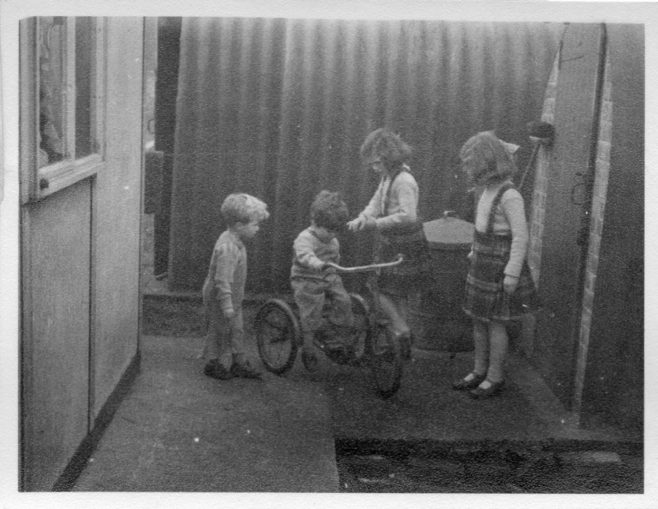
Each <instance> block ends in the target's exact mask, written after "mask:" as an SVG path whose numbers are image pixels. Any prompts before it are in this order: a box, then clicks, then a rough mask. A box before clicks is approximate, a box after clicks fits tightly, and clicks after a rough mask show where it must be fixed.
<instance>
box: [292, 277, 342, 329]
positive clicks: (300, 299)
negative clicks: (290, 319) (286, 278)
mask: <svg viewBox="0 0 658 509" xmlns="http://www.w3.org/2000/svg"><path fill="white" fill-rule="evenodd" d="M290 284H291V286H292V289H293V292H294V296H295V302H296V303H297V307H298V308H299V320H300V322H301V325H302V330H303V331H305V332H310V331H316V330H318V329H319V328H320V327H321V326H322V324H323V319H322V308H323V305H324V302H325V296H326V298H328V299H329V300H330V301H331V302H332V303H333V305H332V308H331V309H332V310H331V314H330V315H329V322H330V323H332V324H334V325H338V326H343V327H349V326H351V325H352V304H351V302H350V296H349V295H348V293H347V291H345V287H344V286H343V282H342V280H341V278H340V276H338V275H333V276H330V277H326V278H325V279H310V278H300V277H294V278H292V279H291V280H290Z"/></svg>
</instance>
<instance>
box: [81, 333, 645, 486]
mask: <svg viewBox="0 0 658 509" xmlns="http://www.w3.org/2000/svg"><path fill="white" fill-rule="evenodd" d="M201 345H202V338H188V337H177V338H173V337H156V336H145V337H143V338H142V367H141V373H140V375H139V376H138V377H137V379H136V381H135V383H134V386H133V387H132V389H131V391H130V392H129V394H128V395H127V396H126V399H125V400H124V401H123V403H122V404H121V406H120V407H119V409H118V411H117V413H116V414H115V416H114V419H113V420H112V422H111V423H110V425H109V426H108V428H107V430H106V432H105V434H104V436H103V438H102V439H101V441H100V443H99V445H98V447H97V449H96V451H95V452H94V453H93V455H92V457H91V459H90V460H89V463H88V466H87V468H86V469H85V470H84V471H83V473H82V474H81V476H80V477H79V479H78V481H77V482H76V484H75V487H74V491H187V492H199V491H203V492H216V491H224V492H336V491H338V489H339V485H338V482H339V480H338V472H337V467H336V452H335V451H336V450H335V440H336V443H337V444H339V445H340V447H341V448H343V449H346V448H350V447H352V448H356V449H357V450H356V452H357V453H359V452H360V451H359V450H358V449H359V448H361V449H362V452H363V453H364V454H367V453H369V452H372V450H373V447H375V448H376V447H381V446H382V445H383V444H388V446H390V445H391V444H393V445H395V444H396V443H397V444H404V446H405V447H410V446H411V447H416V448H417V449H418V448H420V449H421V452H423V451H424V452H428V451H429V452H431V448H433V447H436V448H443V449H445V448H452V449H455V450H458V449H460V448H461V449H462V450H463V449H464V448H467V449H468V448H483V447H489V448H491V447H496V444H504V445H505V446H510V445H511V446H520V447H523V446H527V445H530V446H533V447H538V446H542V444H545V445H546V444H548V445H551V446H553V447H554V446H560V444H562V446H563V447H564V448H565V449H569V448H574V447H575V448H577V449H580V450H583V449H587V448H588V447H590V445H591V444H593V447H594V448H597V449H601V448H602V447H603V448H604V449H606V450H614V449H615V448H616V447H617V446H618V445H619V444H622V443H623V442H624V441H628V438H629V437H620V436H616V435H614V434H612V433H608V432H604V431H600V430H598V431H596V432H592V431H583V430H578V429H577V428H575V427H574V426H572V424H571V423H570V422H569V417H568V414H567V413H566V412H565V411H564V409H563V408H562V407H561V405H560V404H559V403H558V402H557V401H556V400H555V398H554V397H553V396H552V395H551V393H550V391H548V389H547V388H546V387H545V386H543V384H542V382H541V379H540V378H539V377H537V376H536V375H534V374H533V371H532V370H531V369H530V368H529V367H528V366H527V365H526V364H525V363H524V362H523V361H521V360H520V359H518V358H516V357H514V356H512V358H511V360H510V364H511V365H510V369H509V370H508V371H509V383H508V387H507V388H506V390H505V391H504V392H503V393H502V394H501V395H500V396H499V397H497V398H494V399H491V400H487V401H474V400H471V399H470V398H468V397H467V396H466V395H465V394H463V393H459V392H455V391H452V390H451V389H450V381H451V380H452V379H453V378H454V377H456V376H459V375H461V374H463V373H465V372H467V371H468V368H469V366H470V364H471V362H472V361H471V354H470V353H463V354H458V355H456V356H450V355H449V354H445V353H430V352H423V351H419V350H415V351H414V353H413V360H412V361H411V362H409V363H408V364H407V369H406V372H405V375H404V378H403V383H402V388H401V389H400V391H399V392H398V393H397V394H396V395H395V396H393V397H392V398H391V399H388V400H381V399H379V398H378V397H377V396H376V394H375V391H374V385H373V384H372V381H371V380H370V378H369V373H368V371H367V370H364V369H355V368H348V367H341V366H336V365H333V364H330V363H328V362H324V363H322V365H321V369H320V371H319V372H318V373H315V374H312V375H311V374H309V373H307V372H306V371H305V370H304V369H303V367H302V366H301V362H299V360H298V361H297V362H296V364H295V367H294V368H293V370H292V371H291V372H290V373H289V374H288V375H287V376H285V377H277V376H275V375H272V374H269V373H266V374H265V379H264V380H263V381H256V380H242V379H233V380H230V381H226V382H221V381H218V380H214V379H211V378H208V377H206V376H204V375H203V373H202V367H203V361H202V360H201V359H199V358H198V353H199V352H200V350H201ZM251 348H252V349H253V345H252V346H251ZM252 354H255V352H253V351H252ZM640 439H641V438H638V440H640ZM351 452H352V453H354V452H355V451H354V450H352V451H351Z"/></svg>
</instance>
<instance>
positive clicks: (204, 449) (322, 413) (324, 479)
mask: <svg viewBox="0 0 658 509" xmlns="http://www.w3.org/2000/svg"><path fill="white" fill-rule="evenodd" d="M201 345H202V340H201V338H169V337H153V336H145V337H143V338H142V370H141V373H140V375H139V376H138V377H137V379H136V381H135V383H134V386H133V388H132V390H131V391H130V393H129V394H128V395H127V396H126V399H125V400H124V401H123V403H122V404H121V406H120V407H119V409H118V411H117V413H116V414H115V416H114V419H113V420H112V422H111V423H110V425H109V426H108V428H107V430H106V431H105V434H104V436H103V438H102V439H101V441H100V443H99V445H98V447H97V449H96V451H95V452H94V453H93V455H92V457H91V459H90V460H89V463H88V467H87V468H86V469H85V470H84V471H83V473H82V474H81V476H80V477H79V479H78V481H77V482H76V484H75V488H74V491H231V492H249V491H268V492H270V491H275V492H277V491H293V492H317V491H322V492H332V491H337V490H338V473H337V470H336V461H335V453H334V441H333V436H332V430H331V424H330V422H331V421H330V416H329V413H328V409H329V403H328V400H327V397H326V395H325V393H324V391H323V390H322V387H321V385H320V384H318V383H313V382H311V383H304V384H301V383H297V382H295V381H292V380H288V379H286V378H279V377H276V376H274V375H270V374H266V379H265V380H264V381H258V380H243V379H232V380H229V381H225V382H224V381H218V380H214V379H211V378H208V377H206V376H205V375H203V373H202V367H203V361H202V360H200V359H198V358H197V356H198V353H199V352H200V350H201Z"/></svg>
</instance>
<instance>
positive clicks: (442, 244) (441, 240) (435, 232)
mask: <svg viewBox="0 0 658 509" xmlns="http://www.w3.org/2000/svg"><path fill="white" fill-rule="evenodd" d="M452 214H454V213H453V212H451V211H445V212H444V213H443V217H441V218H439V219H435V220H433V221H427V222H426V223H423V230H425V237H426V238H427V242H428V243H429V246H430V248H433V249H466V248H470V245H471V243H472V242H473V230H474V228H475V226H474V225H473V223H469V222H468V221H464V220H463V219H459V218H458V217H454V216H453V215H452Z"/></svg>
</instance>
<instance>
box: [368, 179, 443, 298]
mask: <svg viewBox="0 0 658 509" xmlns="http://www.w3.org/2000/svg"><path fill="white" fill-rule="evenodd" d="M403 171H408V170H407V169H401V170H398V171H397V172H396V173H395V174H394V175H393V176H392V177H391V181H390V183H389V185H388V189H387V192H386V194H385V195H384V199H383V202H382V205H381V210H382V211H383V213H384V214H387V213H388V206H389V202H390V196H391V190H392V188H393V182H394V181H395V179H396V178H397V176H398V175H400V174H401V173H402V172H403ZM398 254H402V255H404V257H405V261H404V262H402V263H401V264H400V265H397V266H395V267H389V268H386V269H380V270H379V272H378V274H379V277H378V279H377V282H378V285H379V289H380V290H381V291H383V292H384V293H388V294H391V295H398V296H406V295H408V294H409V293H411V292H413V291H415V290H418V289H419V288H421V287H423V285H425V284H427V281H428V275H429V268H430V254H429V246H428V244H427V239H426V238H425V233H424V231H423V221H422V219H421V218H420V217H418V218H417V220H416V221H415V222H413V223H410V224H409V223H408V224H404V225H398V226H396V227H394V228H391V229H388V230H386V231H382V232H380V231H377V233H376V237H375V260H376V261H379V262H389V261H392V260H394V259H395V257H396V256H397V255H398Z"/></svg>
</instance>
